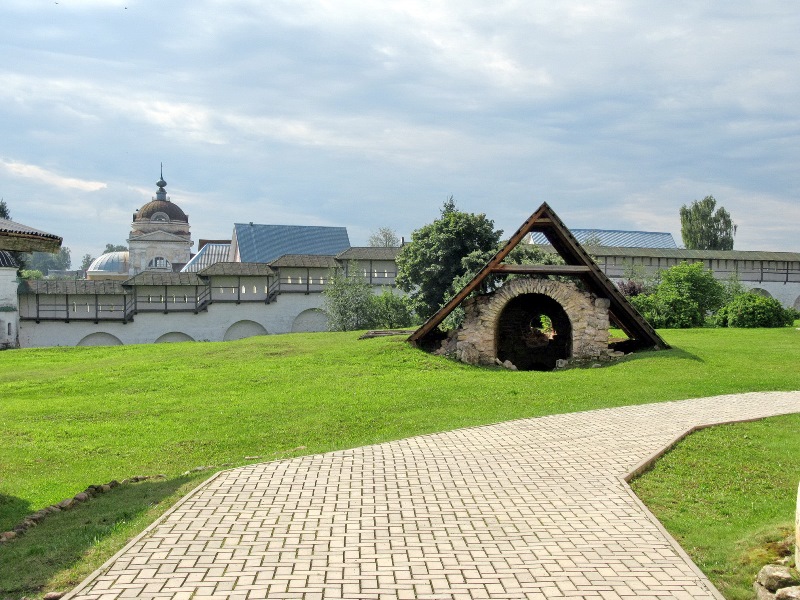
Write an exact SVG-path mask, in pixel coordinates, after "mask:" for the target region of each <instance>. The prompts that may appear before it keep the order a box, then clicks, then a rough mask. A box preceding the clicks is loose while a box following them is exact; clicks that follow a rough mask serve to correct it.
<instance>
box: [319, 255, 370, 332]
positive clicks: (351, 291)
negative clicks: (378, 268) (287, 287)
mask: <svg viewBox="0 0 800 600" xmlns="http://www.w3.org/2000/svg"><path fill="white" fill-rule="evenodd" d="M351 272H353V273H358V269H357V268H355V267H354V268H352V269H351ZM322 296H323V298H324V301H323V302H324V307H325V312H326V313H327V314H328V329H329V330H331V331H353V330H355V329H369V328H370V327H372V324H373V322H374V314H373V308H374V305H373V300H372V299H373V294H372V286H371V285H370V284H369V282H368V281H367V280H366V279H364V278H363V277H361V276H359V275H356V276H352V277H348V276H346V275H345V274H344V273H343V272H342V271H340V270H336V271H334V272H332V273H331V274H330V281H329V283H328V285H327V286H326V287H325V289H324V290H323V292H322Z"/></svg>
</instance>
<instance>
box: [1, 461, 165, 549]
mask: <svg viewBox="0 0 800 600" xmlns="http://www.w3.org/2000/svg"><path fill="white" fill-rule="evenodd" d="M166 477H167V476H166V475H161V474H159V475H136V476H135V477H129V478H127V479H123V480H122V481H121V482H119V481H117V480H116V479H112V480H111V481H109V482H108V483H102V484H99V485H90V486H89V487H87V488H86V489H85V490H83V491H82V492H79V493H77V494H75V495H74V496H73V497H72V498H65V499H64V500H62V501H61V502H57V503H56V504H51V505H50V506H47V507H45V508H43V509H41V510H37V511H36V512H35V513H32V514H30V515H28V516H27V517H25V518H24V519H23V520H22V522H21V523H19V524H18V525H15V526H14V527H13V528H11V529H10V530H8V531H4V532H3V533H0V544H4V543H6V542H10V541H11V540H13V539H16V538H18V537H20V536H22V535H25V532H26V531H28V529H30V528H31V527H36V526H37V525H39V524H40V523H41V522H42V521H44V520H45V519H46V518H47V517H49V516H50V515H52V514H56V513H60V512H63V511H65V510H70V509H71V508H74V507H76V506H77V505H78V504H82V503H84V502H88V501H89V500H91V499H92V498H94V497H95V496H99V495H100V494H105V493H106V492H110V491H111V490H113V489H114V488H115V487H118V486H120V485H128V484H130V483H138V482H140V481H147V480H148V479H166Z"/></svg>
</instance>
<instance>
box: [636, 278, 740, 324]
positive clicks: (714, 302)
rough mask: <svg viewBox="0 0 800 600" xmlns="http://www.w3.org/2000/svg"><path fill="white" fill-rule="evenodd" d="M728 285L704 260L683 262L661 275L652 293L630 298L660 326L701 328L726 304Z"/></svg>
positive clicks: (651, 321)
mask: <svg viewBox="0 0 800 600" xmlns="http://www.w3.org/2000/svg"><path fill="white" fill-rule="evenodd" d="M723 297H724V287H723V286H722V284H721V283H719V282H718V281H717V280H716V279H714V275H713V273H711V271H708V270H706V269H705V268H703V265H702V264H700V263H694V264H689V263H686V262H682V263H681V264H679V265H676V266H674V267H672V268H670V269H667V270H666V271H664V272H663V273H662V274H661V282H660V283H659V284H658V286H657V287H656V289H655V291H654V292H653V293H652V294H639V295H636V296H631V297H629V298H628V300H629V301H630V302H631V304H633V306H634V307H635V308H636V310H638V311H639V312H640V313H641V315H642V316H643V317H644V318H645V319H647V321H648V322H649V323H650V324H651V325H652V326H653V327H657V328H686V327H700V326H702V325H704V324H705V320H706V317H707V315H709V314H710V313H713V312H714V311H716V310H718V309H719V308H720V306H722V301H723Z"/></svg>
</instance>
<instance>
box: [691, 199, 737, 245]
mask: <svg viewBox="0 0 800 600" xmlns="http://www.w3.org/2000/svg"><path fill="white" fill-rule="evenodd" d="M716 205H717V201H716V200H715V199H714V196H706V197H705V198H703V199H702V200H699V201H698V200H695V201H694V202H692V204H691V206H688V207H687V206H686V205H685V204H684V205H683V206H681V210H680V216H681V237H682V238H683V245H684V246H686V247H687V248H688V249H690V250H733V236H734V235H736V225H734V224H733V221H732V220H731V215H730V214H729V213H728V211H727V210H725V209H724V208H723V207H721V206H720V207H719V208H718V209H717V210H716V211H714V208H715V207H716Z"/></svg>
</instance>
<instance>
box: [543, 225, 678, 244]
mask: <svg viewBox="0 0 800 600" xmlns="http://www.w3.org/2000/svg"><path fill="white" fill-rule="evenodd" d="M570 231H571V232H572V235H574V236H575V238H576V239H577V240H578V241H579V242H580V243H581V244H586V242H587V241H588V242H591V243H590V244H588V245H591V246H614V247H617V248H677V247H678V245H677V244H676V243H675V240H674V239H673V237H672V234H671V233H664V232H660V231H621V230H618V229H570ZM531 243H532V244H549V243H550V242H548V241H547V238H546V237H545V235H544V234H543V233H541V232H538V231H534V232H533V233H531Z"/></svg>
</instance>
